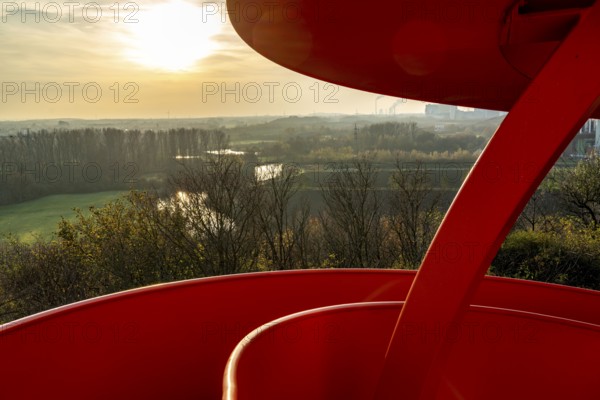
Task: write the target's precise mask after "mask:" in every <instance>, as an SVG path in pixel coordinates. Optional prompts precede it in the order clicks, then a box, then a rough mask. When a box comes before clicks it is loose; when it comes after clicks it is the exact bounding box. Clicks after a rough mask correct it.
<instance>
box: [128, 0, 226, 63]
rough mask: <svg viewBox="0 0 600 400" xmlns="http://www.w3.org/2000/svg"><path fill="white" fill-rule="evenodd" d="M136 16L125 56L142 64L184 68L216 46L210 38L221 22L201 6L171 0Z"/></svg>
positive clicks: (146, 9)
mask: <svg viewBox="0 0 600 400" xmlns="http://www.w3.org/2000/svg"><path fill="white" fill-rule="evenodd" d="M211 17H212V18H211ZM136 19H137V21H138V22H135V23H131V24H128V25H129V26H128V28H129V29H130V32H129V33H130V34H129V35H128V39H127V44H126V48H127V50H126V51H125V56H126V57H127V58H128V59H129V60H131V61H134V62H136V63H138V64H140V65H143V66H145V67H149V68H157V69H162V70H167V71H172V72H175V71H185V70H188V69H189V68H191V67H193V66H194V65H195V63H196V62H197V61H199V60H201V59H203V58H205V57H207V56H209V55H210V54H212V53H213V52H214V51H215V50H216V49H217V45H216V43H215V42H214V41H213V40H212V37H213V36H214V35H215V34H217V33H219V31H220V29H221V25H222V24H221V23H220V20H219V18H214V16H211V15H209V13H207V12H205V10H204V9H203V8H202V7H201V6H196V5H194V4H191V3H187V2H184V1H180V0H173V1H168V2H165V3H161V4H157V5H154V6H149V7H148V8H145V9H141V10H140V11H139V12H138V14H137V16H136Z"/></svg>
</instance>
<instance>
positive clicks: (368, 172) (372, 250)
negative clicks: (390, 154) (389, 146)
mask: <svg viewBox="0 0 600 400" xmlns="http://www.w3.org/2000/svg"><path fill="white" fill-rule="evenodd" d="M377 176H378V171H377V169H376V167H375V166H374V165H373V163H372V162H371V161H370V160H368V159H366V158H362V159H358V160H355V161H353V162H352V163H350V164H338V165H336V166H335V168H334V170H333V172H332V173H331V174H330V177H329V179H328V181H327V182H326V183H325V184H324V185H321V190H322V196H323V200H324V202H325V209H324V211H323V212H322V213H321V214H320V220H321V224H322V226H323V232H324V238H325V241H326V243H327V247H328V249H329V252H330V254H329V255H328V256H329V257H335V260H334V264H336V265H337V266H343V267H359V268H384V267H389V266H390V263H389V258H388V257H387V256H386V254H385V251H384V242H385V236H386V232H385V231H384V229H383V224H382V223H381V220H382V206H383V201H382V198H381V194H380V192H379V191H378V190H377V187H376V181H377Z"/></svg>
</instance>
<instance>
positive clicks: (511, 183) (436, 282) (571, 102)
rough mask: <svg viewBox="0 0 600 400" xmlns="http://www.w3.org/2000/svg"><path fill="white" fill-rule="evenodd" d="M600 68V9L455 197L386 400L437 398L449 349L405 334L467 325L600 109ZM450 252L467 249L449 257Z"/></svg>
mask: <svg viewBox="0 0 600 400" xmlns="http://www.w3.org/2000/svg"><path fill="white" fill-rule="evenodd" d="M599 68H600V2H597V3H596V4H595V5H594V6H592V7H591V8H590V9H589V11H587V12H585V13H583V14H582V18H581V21H580V22H579V24H578V25H577V26H576V27H575V28H573V30H572V32H571V33H570V34H569V36H568V37H567V38H566V39H565V41H564V42H563V43H562V44H561V45H560V47H559V48H558V49H557V50H556V52H555V53H554V54H553V55H552V57H551V58H550V60H549V61H548V62H547V64H546V65H545V66H544V67H543V69H542V70H541V72H540V73H539V74H538V75H537V76H536V77H535V79H534V80H533V82H532V83H531V84H530V85H529V87H528V88H527V90H526V91H525V93H523V95H522V96H521V97H520V98H519V100H518V101H517V103H516V104H515V106H514V107H513V108H512V110H511V111H510V112H509V114H508V116H507V117H506V119H505V120H504V122H503V123H502V125H501V126H500V128H499V129H498V131H497V132H496V133H495V134H494V136H493V137H492V139H491V140H490V142H489V143H488V145H487V147H486V148H485V150H484V152H483V153H482V155H481V156H480V157H479V160H478V161H477V163H476V164H475V166H474V167H473V170H472V171H471V173H470V174H469V176H468V177H467V179H466V180H465V182H464V184H463V185H462V187H461V189H460V191H459V193H458V194H457V196H456V198H455V199H454V202H453V203H452V206H451V207H450V209H449V210H448V212H447V214H446V217H445V218H444V220H443V222H442V225H441V226H440V228H439V230H438V232H437V234H436V236H435V238H434V240H433V242H432V244H431V246H430V248H429V250H428V252H427V255H426V256H425V259H424V261H423V264H422V265H421V268H420V269H419V272H418V273H417V277H416V279H415V281H414V283H413V285H412V287H411V289H410V292H409V295H408V298H407V300H406V306H405V307H404V308H403V309H402V313H401V315H400V317H399V319H398V323H397V325H396V329H395V332H394V337H393V338H392V341H391V343H390V347H389V349H388V352H387V355H386V364H385V368H384V370H383V373H382V377H381V383H380V386H379V389H378V397H377V398H378V399H390V400H391V399H396V398H397V396H398V393H402V394H403V396H404V397H403V398H405V399H414V400H417V399H421V400H425V399H434V398H435V396H436V393H437V389H438V387H439V384H440V379H441V376H442V372H443V369H444V365H445V360H446V356H447V354H448V352H449V350H450V349H449V346H447V345H444V343H443V342H441V343H438V344H436V345H435V346H432V345H429V344H427V345H424V344H423V343H419V342H418V341H417V342H415V341H413V340H408V339H406V337H405V336H403V332H404V330H405V327H407V326H412V325H419V324H425V325H428V324H433V323H436V324H441V325H448V324H453V323H457V322H459V321H460V319H461V318H462V315H463V312H464V311H465V310H466V307H467V306H468V304H470V301H471V299H472V296H473V293H474V292H475V290H476V288H477V286H478V285H479V283H480V281H481V280H482V279H483V276H484V275H485V272H486V271H487V269H488V267H489V265H490V263H491V261H492V259H493V257H494V256H495V254H496V253H497V251H498V249H499V248H500V245H501V244H502V242H503V241H504V238H505V237H506V234H507V233H508V232H509V230H510V228H511V227H512V226H513V224H514V222H515V220H516V218H517V217H518V215H519V214H520V213H521V211H522V210H523V208H524V206H525V204H526V203H527V201H528V200H529V198H530V197H531V195H532V194H533V192H534V191H535V189H536V188H537V186H538V185H539V183H540V182H541V181H542V179H543V178H544V177H545V176H546V174H547V173H548V171H549V170H550V168H552V166H553V165H554V163H555V162H556V160H557V159H558V157H559V156H560V154H561V153H562V152H563V150H564V149H565V147H566V146H567V145H568V143H569V142H570V141H571V140H572V138H573V136H574V135H575V134H576V133H577V131H578V130H579V128H580V127H581V126H582V125H583V123H584V122H585V121H586V120H587V119H588V118H589V117H590V115H591V114H592V112H593V111H594V110H596V109H597V108H598V105H599V104H600V73H598V71H599ZM449 245H452V246H453V247H455V248H458V249H459V250H460V251H458V252H457V254H456V257H453V258H451V259H450V258H448V257H445V258H441V257H440V256H439V255H440V254H444V251H446V249H447V248H448V246H449ZM507 295H509V294H508V293H507Z"/></svg>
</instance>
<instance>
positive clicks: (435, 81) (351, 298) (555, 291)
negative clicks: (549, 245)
mask: <svg viewBox="0 0 600 400" xmlns="http://www.w3.org/2000/svg"><path fill="white" fill-rule="evenodd" d="M228 7H229V9H230V16H232V18H230V19H231V21H232V22H233V25H234V27H235V29H236V30H237V32H238V33H239V34H240V36H241V37H242V38H243V39H244V40H245V41H246V42H247V43H248V44H249V45H250V46H252V47H253V48H254V49H256V50H257V51H259V52H260V53H261V54H263V55H265V56H266V57H267V58H269V59H272V60H273V61H275V62H277V63H279V64H281V65H283V66H285V67H287V68H290V69H293V70H295V71H298V72H301V73H303V74H306V75H309V76H313V77H317V78H321V79H324V80H327V81H330V82H334V83H338V84H342V85H346V86H350V87H353V88H357V89H361V90H367V91H372V92H375V93H381V94H387V95H394V96H400V97H406V98H412V99H418V100H425V101H432V102H440V103H448V104H456V105H462V106H471V107H481V108H491V109H500V110H510V113H509V115H508V117H507V118H506V119H505V121H504V123H503V124H502V126H501V127H500V129H499V130H498V132H496V134H495V135H494V137H493V139H492V140H491V142H490V143H489V145H488V146H487V148H486V149H485V151H484V153H483V154H482V156H481V158H480V160H479V161H478V163H477V164H476V166H475V167H474V169H473V170H472V171H471V173H470V175H469V176H468V178H467V180H466V182H465V184H464V186H463V188H461V190H460V192H459V195H458V196H457V198H456V199H455V201H454V203H453V205H452V207H451V208H450V210H449V212H448V214H447V216H446V218H445V220H444V222H443V224H442V226H441V228H440V230H439V232H438V233H437V235H436V237H435V239H434V242H433V244H432V246H431V247H430V249H429V251H428V254H427V256H426V258H425V261H424V263H423V265H422V266H421V268H420V270H419V272H418V274H417V276H416V278H415V279H414V282H413V277H414V275H413V274H412V273H409V272H397V271H310V272H288V273H265V274H251V275H244V276H231V277H224V278H210V279H203V280H195V281H190V282H183V283H177V284H171V285H162V286H156V287H151V288H145V289H141V290H137V291H131V292H127V293H123V294H118V295H114V296H107V297H104V298H100V299H95V300H92V301H87V302H82V303H78V304H74V305H71V306H67V307H63V308H60V309H57V310H53V311H50V312H47V313H42V314H39V315H36V316H32V317H29V318H26V319H24V320H21V321H18V322H16V323H14V324H10V325H5V326H2V327H0V354H2V363H0V376H2V387H1V389H0V390H2V392H1V393H2V396H3V397H4V396H6V398H10V399H13V398H14V399H20V398H22V399H31V398H62V399H64V398H202V399H216V398H219V397H221V395H222V392H221V387H222V385H223V384H224V386H225V389H226V392H225V396H226V398H228V399H235V398H240V399H242V398H244V399H246V398H249V399H281V398H286V399H287V398H290V399H293V398H328V399H347V398H372V397H376V398H378V399H388V398H389V399H391V398H394V399H396V398H403V399H409V400H417V399H420V400H425V399H469V400H473V399H500V398H502V399H504V398H515V399H521V398H522V399H531V398H545V399H564V398H582V399H598V398H600V389H598V386H597V385H595V384H594V381H593V379H595V378H596V377H597V376H598V375H599V373H600V369H599V367H598V365H599V364H598V363H597V358H598V355H599V354H600V348H599V343H600V333H599V332H600V311H599V310H600V294H599V293H597V292H592V291H586V290H578V289H568V288H564V287H561V286H556V285H547V284H539V283H523V282H521V281H516V280H507V279H494V278H483V275H484V273H485V270H486V269H487V266H488V264H489V262H490V260H491V259H492V257H493V255H494V253H495V251H496V250H497V249H498V246H499V245H500V243H501V242H502V240H503V239H504V236H505V235H506V233H507V231H508V229H509V228H510V226H511V225H512V223H513V222H514V219H515V218H516V216H517V215H518V213H519V212H520V210H521V209H522V207H523V206H524V204H525V203H526V201H527V199H528V197H529V196H530V195H531V193H532V192H533V191H534V190H535V188H536V186H537V185H538V183H539V182H540V180H541V179H542V178H543V176H544V175H545V173H546V172H547V171H548V169H549V168H550V167H551V165H552V164H553V162H554V160H555V159H556V157H557V156H558V155H559V154H560V152H561V151H562V149H563V148H564V147H565V146H566V144H567V143H568V142H569V140H570V138H571V137H572V136H573V134H574V133H575V132H576V130H577V129H578V128H579V126H580V125H581V124H582V123H583V122H584V120H585V119H586V118H587V117H589V116H597V117H600V110H598V103H599V99H600V74H599V73H598V68H599V66H600V1H593V0H519V1H513V0H486V1H472V0H457V1H453V2H448V1H443V0H421V1H414V2H405V1H396V0H393V1H392V0H384V1H382V2H378V3H377V4H373V5H366V4H362V3H361V4H351V3H348V2H347V1H341V0H332V1H328V2H322V1H318V0H297V1H295V2H293V3H289V2H287V1H284V0H277V1H271V0H260V1H254V0H229V1H228ZM250 7H252V8H253V10H254V14H252V13H250V14H249V12H250V11H252V10H250ZM257 10H258V11H259V13H258V14H257V13H256V11H257ZM447 246H452V247H453V248H454V249H456V248H457V246H458V248H459V249H462V250H463V251H459V253H458V257H452V258H450V257H445V256H444V254H446V251H445V249H446V248H447ZM403 300H406V302H405V303H404V305H401V304H399V303H388V304H375V303H373V302H377V301H396V302H398V301H403ZM345 303H364V304H362V305H349V306H341V304H345ZM324 306H333V308H330V309H327V310H313V309H315V308H319V307H324ZM310 310H313V311H310ZM299 312H301V314H299V315H298V314H297V315H291V314H295V313H299ZM398 315H400V316H399V318H398ZM279 318H283V319H280V320H279V321H277V322H276V324H273V322H271V321H274V320H276V319H279ZM263 324H268V326H269V327H271V328H269V329H265V327H263V328H261V329H260V331H259V332H257V334H255V335H253V336H251V337H248V338H246V339H244V336H245V335H246V334H248V332H250V331H251V330H252V329H254V328H256V327H259V326H261V325H263ZM290 327H291V328H290ZM323 327H324V328H323ZM455 327H461V328H465V329H467V330H468V329H470V327H474V328H473V329H476V328H479V329H480V331H479V333H478V334H476V335H475V336H474V337H473V336H471V335H466V334H465V335H462V336H459V337H458V338H454V339H456V340H452V339H453V336H452V335H453V334H454V333H452V332H454V331H453V330H452V329H454V328H455ZM486 327H493V328H490V329H495V328H497V329H499V331H500V332H501V334H502V335H503V336H502V340H497V341H494V340H493V339H494V337H493V336H490V337H486V340H484V335H485V334H486V333H485V329H486ZM282 329H283V330H282ZM286 329H287V330H286ZM294 329H296V331H294ZM327 329H330V330H329V331H328V330H327ZM277 330H279V331H280V332H281V331H282V332H284V333H287V334H288V336H284V339H285V340H277V336H275V337H273V336H272V335H271V334H272V333H273V332H276V331H277ZM297 331H299V332H300V336H297V337H296V336H289V335H293V334H294V332H297ZM493 333H494V332H491V331H490V332H488V334H489V335H493ZM334 334H336V335H338V336H335V335H334ZM532 334H533V335H532ZM332 335H333V336H332ZM511 335H512V336H511ZM432 338H433V339H432ZM511 338H512V339H511ZM250 339H252V340H250ZM236 346H237V347H236ZM234 349H237V350H235V351H234ZM232 351H233V354H232ZM230 356H231V358H230V363H229V367H228V368H227V370H226V371H225V366H226V361H227V359H228V358H229V357H230ZM259 366H260V367H261V369H259ZM224 371H225V372H226V374H225V381H223V372H224Z"/></svg>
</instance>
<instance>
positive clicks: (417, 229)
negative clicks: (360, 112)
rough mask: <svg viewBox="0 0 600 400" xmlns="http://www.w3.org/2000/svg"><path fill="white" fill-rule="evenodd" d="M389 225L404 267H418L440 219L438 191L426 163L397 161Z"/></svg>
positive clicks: (392, 179)
mask: <svg viewBox="0 0 600 400" xmlns="http://www.w3.org/2000/svg"><path fill="white" fill-rule="evenodd" d="M391 181H392V182H391V184H392V188H393V189H394V192H393V194H392V196H391V197H390V212H391V226H392V230H393V232H394V233H395V236H396V240H397V242H398V244H399V249H397V252H398V256H399V258H400V262H401V264H402V266H403V267H407V268H418V267H419V265H420V264H421V261H422V259H423V256H424V255H425V252H426V251H427V248H428V247H429V244H430V243H431V241H432V239H433V236H434V234H435V232H436V230H437V228H438V226H439V224H440V222H441V219H442V215H441V212H440V210H439V202H440V195H439V193H435V192H434V191H433V188H432V185H431V182H430V180H429V177H428V173H427V169H426V166H425V165H424V164H423V163H422V162H421V161H417V162H415V163H409V164H402V163H401V162H400V161H398V160H397V161H396V170H395V172H394V174H392V177H391Z"/></svg>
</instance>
